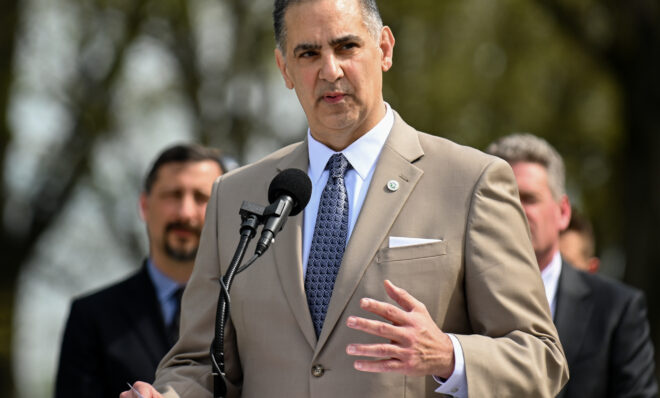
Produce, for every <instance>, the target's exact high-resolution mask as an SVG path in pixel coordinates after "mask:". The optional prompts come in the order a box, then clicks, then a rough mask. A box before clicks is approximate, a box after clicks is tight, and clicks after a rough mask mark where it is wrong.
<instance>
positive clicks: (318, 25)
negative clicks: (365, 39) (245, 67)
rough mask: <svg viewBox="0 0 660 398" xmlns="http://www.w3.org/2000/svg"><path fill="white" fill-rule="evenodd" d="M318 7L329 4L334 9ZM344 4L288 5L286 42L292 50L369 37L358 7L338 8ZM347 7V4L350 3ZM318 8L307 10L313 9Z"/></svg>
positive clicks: (314, 2) (303, 3)
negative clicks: (345, 38)
mask: <svg viewBox="0 0 660 398" xmlns="http://www.w3.org/2000/svg"><path fill="white" fill-rule="evenodd" d="M321 3H331V4H334V5H335V6H330V7H327V6H324V5H321ZM340 3H346V2H342V1H337V2H324V1H318V0H317V1H311V0H308V1H302V2H298V3H295V4H291V5H290V6H289V7H288V8H287V10H286V13H285V14H284V23H285V25H286V30H285V32H286V39H287V41H288V42H289V43H290V46H291V48H295V47H296V46H298V45H300V44H313V45H324V44H328V43H330V42H331V41H338V40H340V39H341V38H344V37H348V36H351V35H352V36H354V37H361V36H362V35H366V34H368V31H367V28H366V24H365V21H364V18H363V13H362V10H361V8H360V7H359V5H357V4H358V3H357V2H356V3H355V4H356V5H357V7H353V6H352V5H351V4H349V5H348V6H343V7H342V6H337V4H340ZM349 3H350V2H349ZM317 4H318V8H314V9H312V8H310V7H316V5H317Z"/></svg>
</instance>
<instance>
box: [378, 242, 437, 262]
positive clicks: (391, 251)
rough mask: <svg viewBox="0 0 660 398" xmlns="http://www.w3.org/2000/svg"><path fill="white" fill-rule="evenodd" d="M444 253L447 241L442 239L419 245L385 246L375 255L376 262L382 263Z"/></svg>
mask: <svg viewBox="0 0 660 398" xmlns="http://www.w3.org/2000/svg"><path fill="white" fill-rule="evenodd" d="M445 254H447V242H446V241H444V240H442V241H439V242H433V243H423V244H420V245H410V246H400V247H385V248H382V249H380V251H379V252H378V254H377V255H376V262H377V263H378V264H383V263H389V262H396V261H409V260H415V259H424V258H431V257H438V256H444V255H445Z"/></svg>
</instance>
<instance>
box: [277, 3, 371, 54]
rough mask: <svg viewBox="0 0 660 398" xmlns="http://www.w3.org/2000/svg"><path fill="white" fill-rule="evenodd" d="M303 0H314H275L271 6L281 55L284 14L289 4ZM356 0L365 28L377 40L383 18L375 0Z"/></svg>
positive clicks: (284, 47)
mask: <svg viewBox="0 0 660 398" xmlns="http://www.w3.org/2000/svg"><path fill="white" fill-rule="evenodd" d="M305 1H315V0H275V6H274V8H273V28H274V30H275V42H276V43H277V48H279V49H280V51H282V54H283V55H286V24H285V23H284V14H285V13H286V10H287V9H288V8H289V7H290V6H291V5H294V4H299V3H303V2H305ZM356 1H358V2H359V3H360V9H361V10H362V19H363V20H364V24H365V26H366V28H367V30H368V31H369V33H371V35H372V36H373V37H374V39H376V40H378V38H379V36H380V31H381V30H382V29H383V20H382V19H381V17H380V12H379V11H378V5H377V4H376V0H356Z"/></svg>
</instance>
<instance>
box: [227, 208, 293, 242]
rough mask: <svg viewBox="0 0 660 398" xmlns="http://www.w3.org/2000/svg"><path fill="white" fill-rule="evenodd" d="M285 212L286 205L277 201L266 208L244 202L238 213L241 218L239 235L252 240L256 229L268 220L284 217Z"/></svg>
mask: <svg viewBox="0 0 660 398" xmlns="http://www.w3.org/2000/svg"><path fill="white" fill-rule="evenodd" d="M289 210H290V209H289ZM287 212H288V210H287V205H286V203H285V202H283V201H279V200H278V201H275V202H273V203H271V204H270V205H268V206H263V205H259V204H256V203H252V202H248V201H245V200H244V201H243V203H242V204H241V209H240V210H239V211H238V214H240V216H241V228H240V232H241V235H244V234H247V235H248V236H249V237H250V238H253V237H254V236H255V235H256V233H257V228H258V227H259V226H260V225H263V224H264V223H265V222H266V220H268V218H270V217H273V216H274V217H282V216H283V215H285V216H286V215H288V214H286V213H287Z"/></svg>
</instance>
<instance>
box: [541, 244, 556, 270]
mask: <svg viewBox="0 0 660 398" xmlns="http://www.w3.org/2000/svg"><path fill="white" fill-rule="evenodd" d="M557 251H558V248H557V247H554V248H552V249H551V250H547V251H544V252H542V253H539V252H536V253H535V254H536V261H537V262H538V264H539V269H540V270H541V271H543V270H544V269H545V268H546V267H547V266H548V265H550V263H551V262H552V259H553V258H554V257H555V253H557Z"/></svg>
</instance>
